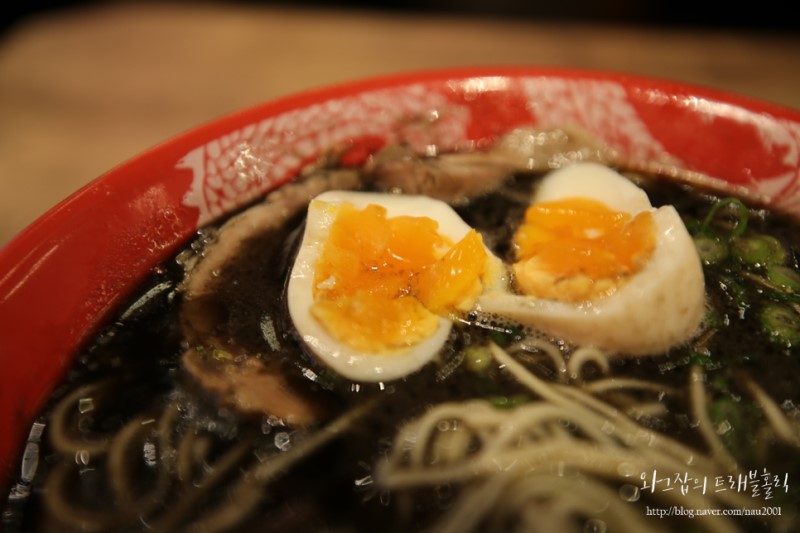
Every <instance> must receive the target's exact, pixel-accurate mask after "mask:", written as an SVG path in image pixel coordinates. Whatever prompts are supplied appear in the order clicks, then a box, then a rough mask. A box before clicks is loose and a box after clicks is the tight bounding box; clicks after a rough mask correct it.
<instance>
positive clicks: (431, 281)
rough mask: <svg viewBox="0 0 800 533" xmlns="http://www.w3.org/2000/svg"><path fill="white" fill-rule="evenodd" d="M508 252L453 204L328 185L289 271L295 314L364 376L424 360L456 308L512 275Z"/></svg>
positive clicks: (391, 374)
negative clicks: (497, 248)
mask: <svg viewBox="0 0 800 533" xmlns="http://www.w3.org/2000/svg"><path fill="white" fill-rule="evenodd" d="M502 274H503V267H502V264H501V263H500V261H499V259H497V258H496V257H495V256H494V255H492V253H491V252H490V251H489V250H487V249H486V247H485V246H484V244H483V241H482V239H481V236H480V235H479V234H478V233H477V232H475V230H473V229H472V228H470V227H469V226H468V225H467V224H466V223H465V222H464V221H463V220H462V219H461V218H460V217H459V216H458V214H457V213H456V212H455V211H453V209H452V208H451V207H450V206H448V205H447V204H445V203H443V202H441V201H438V200H433V199H431V198H427V197H423V196H410V195H394V194H380V193H366V192H352V191H328V192H325V193H323V194H321V195H319V196H317V197H316V198H314V199H313V200H312V201H311V203H310V204H309V207H308V216H307V219H306V227H305V232H304V234H303V240H302V242H301V244H300V249H299V252H298V255H297V258H296V260H295V263H294V266H293V268H292V272H291V273H290V277H289V284H288V288H287V299H288V305H289V314H290V316H291V318H292V321H293V322H294V325H295V328H296V329H297V331H298V333H299V335H300V336H301V338H302V340H303V341H304V342H305V344H306V345H307V346H308V348H309V349H310V350H311V352H313V354H314V355H315V356H316V357H317V358H318V359H319V360H320V361H322V362H323V363H324V364H326V365H327V366H329V367H330V368H332V369H333V370H334V371H336V372H337V373H338V374H340V375H342V376H344V377H347V378H349V379H352V380H354V381H361V382H380V381H388V380H392V379H396V378H399V377H402V376H405V375H407V374H410V373H412V372H414V371H415V370H418V369H419V368H420V367H422V366H423V365H424V364H426V363H427V362H428V361H430V360H431V359H432V358H433V357H434V356H435V355H436V354H437V353H438V352H439V351H440V349H441V348H442V345H443V344H444V343H445V342H446V340H447V338H448V336H449V333H450V329H451V327H452V321H451V319H450V317H452V316H453V314H454V313H458V312H461V311H464V310H468V309H470V308H472V307H473V305H474V303H475V301H476V299H477V298H478V296H480V294H482V293H483V292H484V291H485V289H486V288H487V287H494V286H496V285H497V284H499V283H502V280H503V276H502Z"/></svg>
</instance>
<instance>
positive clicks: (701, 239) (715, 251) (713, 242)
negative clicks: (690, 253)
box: [694, 235, 728, 265]
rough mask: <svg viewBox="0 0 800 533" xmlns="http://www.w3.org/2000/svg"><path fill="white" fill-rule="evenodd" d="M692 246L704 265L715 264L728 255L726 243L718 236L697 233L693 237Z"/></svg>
mask: <svg viewBox="0 0 800 533" xmlns="http://www.w3.org/2000/svg"><path fill="white" fill-rule="evenodd" d="M694 246H695V248H697V254H698V255H699V256H700V260H701V261H702V262H703V264H705V265H715V264H717V263H720V262H722V261H724V260H725V258H726V257H728V244H727V243H725V242H722V240H721V239H718V238H714V237H708V236H706V235H698V236H697V237H695V238H694Z"/></svg>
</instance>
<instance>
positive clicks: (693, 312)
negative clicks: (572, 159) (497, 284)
mask: <svg viewBox="0 0 800 533" xmlns="http://www.w3.org/2000/svg"><path fill="white" fill-rule="evenodd" d="M575 196H580V197H584V198H591V199H595V200H598V201H600V202H602V203H604V204H606V205H607V206H608V207H610V208H611V209H614V210H616V211H621V212H627V213H630V214H631V215H635V214H637V213H639V212H641V211H648V210H649V211H651V212H652V214H653V220H654V222H655V227H656V233H657V235H656V245H655V250H654V251H653V254H652V256H651V257H650V259H649V260H648V261H647V263H646V264H645V266H644V267H643V268H642V269H641V270H640V271H639V272H637V273H635V274H634V275H632V276H631V278H630V279H629V280H627V282H626V283H624V284H623V285H622V286H621V287H619V288H618V289H617V290H616V292H614V293H613V294H612V295H610V296H607V297H605V298H599V299H596V300H594V301H586V302H581V303H568V302H562V301H556V300H549V299H543V298H536V297H531V296H525V295H520V294H513V293H511V292H509V291H505V290H504V291H495V292H492V293H491V294H485V295H483V296H482V297H481V298H479V300H478V304H477V308H478V310H479V311H481V312H485V313H491V314H495V315H499V316H503V317H508V318H510V319H513V320H515V321H518V322H520V323H522V324H525V325H530V326H531V327H534V328H535V329H538V330H540V331H543V332H545V333H547V334H550V335H553V336H555V337H560V338H564V339H567V340H569V341H570V342H573V343H575V344H578V345H590V346H595V347H598V348H602V349H605V350H608V351H610V352H614V353H620V354H628V355H645V354H656V353H661V352H664V351H666V350H668V349H669V348H671V347H673V346H675V345H678V344H681V343H683V342H685V341H686V340H688V339H689V338H690V337H691V336H692V335H693V334H694V333H695V332H696V331H697V329H698V327H699V325H700V323H701V321H702V319H703V314H704V309H705V282H704V278H703V269H702V265H701V262H700V258H699V257H698V255H697V250H696V249H695V246H694V242H693V240H692V238H691V236H690V235H689V233H688V232H687V230H686V227H685V226H684V224H683V221H682V220H681V218H680V216H679V215H678V213H677V211H675V209H674V208H673V207H672V206H664V207H661V208H659V209H653V208H652V206H651V204H650V201H649V199H648V198H647V195H646V194H645V193H644V191H642V190H641V189H639V188H638V187H637V186H636V185H634V184H633V183H632V182H631V181H629V180H628V179H626V178H625V177H623V176H621V175H619V174H618V173H616V172H614V171H613V170H611V169H609V168H607V167H604V166H602V165H598V164H595V163H581V164H577V165H574V166H570V167H567V168H564V169H561V170H557V171H555V172H552V173H551V174H549V175H548V176H546V177H545V178H544V180H543V182H542V183H541V185H540V187H539V189H538V190H537V193H536V195H535V197H534V203H538V202H543V201H552V200H558V199H561V198H567V197H575Z"/></svg>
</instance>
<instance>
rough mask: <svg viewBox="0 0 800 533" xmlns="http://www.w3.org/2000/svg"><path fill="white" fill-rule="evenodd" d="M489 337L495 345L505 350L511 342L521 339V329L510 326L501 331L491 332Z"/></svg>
mask: <svg viewBox="0 0 800 533" xmlns="http://www.w3.org/2000/svg"><path fill="white" fill-rule="evenodd" d="M491 337H492V341H494V343H495V344H497V345H498V346H500V347H501V348H505V347H506V346H508V345H509V344H511V343H512V342H515V341H518V340H519V339H520V338H522V328H521V327H519V326H511V327H508V328H503V329H502V330H498V329H495V330H493V331H492V333H491Z"/></svg>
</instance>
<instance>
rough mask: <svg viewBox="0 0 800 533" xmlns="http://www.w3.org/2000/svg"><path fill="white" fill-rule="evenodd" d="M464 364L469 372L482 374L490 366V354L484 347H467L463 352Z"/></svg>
mask: <svg viewBox="0 0 800 533" xmlns="http://www.w3.org/2000/svg"><path fill="white" fill-rule="evenodd" d="M464 363H465V364H466V365H467V370H469V371H470V372H473V373H475V374H483V373H484V372H486V370H487V369H488V368H489V366H490V365H491V364H492V354H491V352H490V351H489V348H487V347H486V346H468V347H467V348H466V349H465V350H464Z"/></svg>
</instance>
